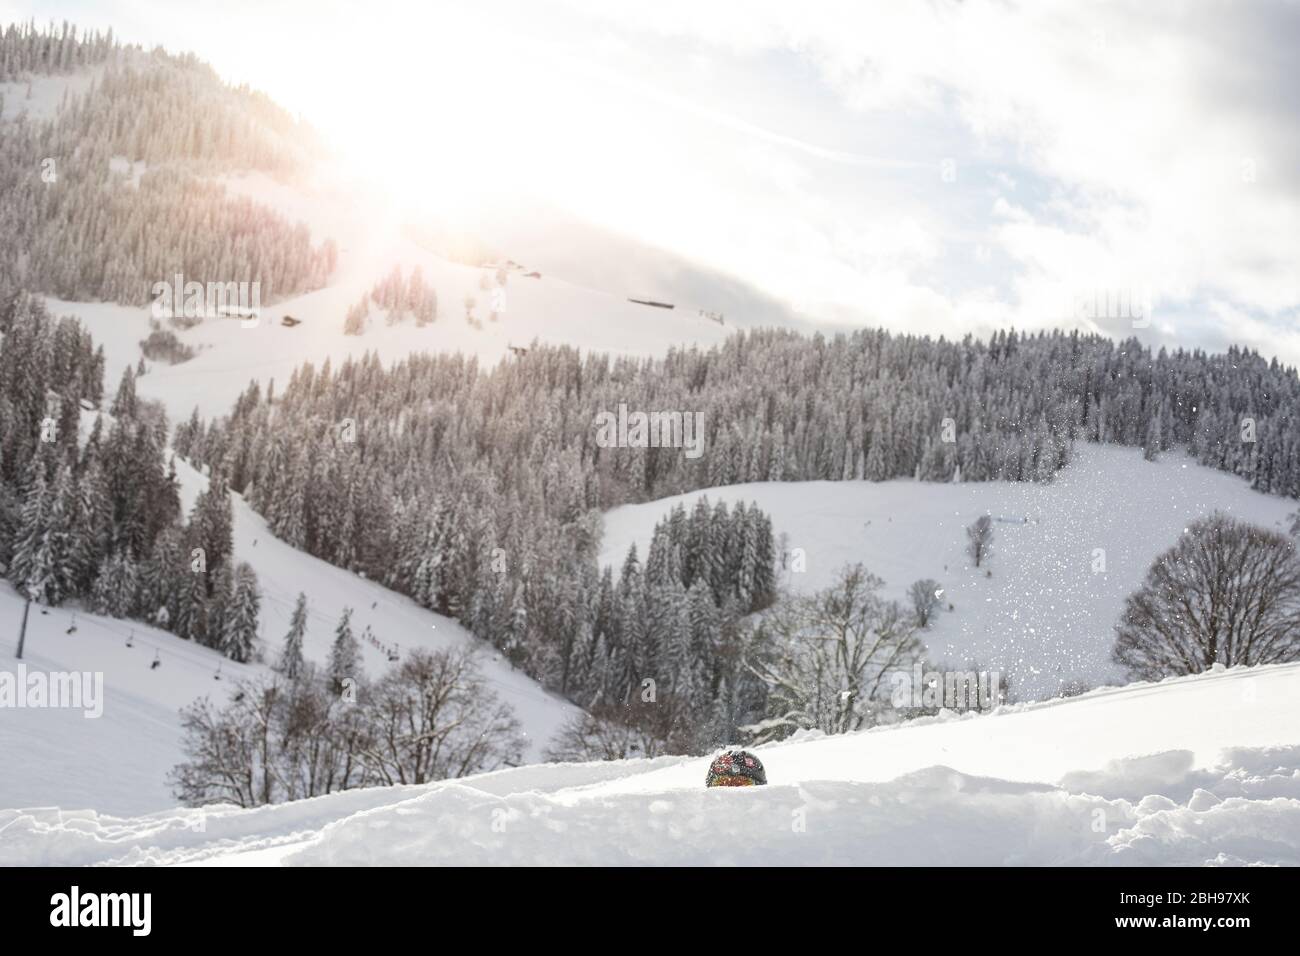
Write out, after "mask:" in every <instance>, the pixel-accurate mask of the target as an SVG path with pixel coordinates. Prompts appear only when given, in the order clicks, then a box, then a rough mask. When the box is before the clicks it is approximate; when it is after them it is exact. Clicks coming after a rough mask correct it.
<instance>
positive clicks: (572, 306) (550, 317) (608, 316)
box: [47, 175, 731, 421]
mask: <svg viewBox="0 0 1300 956" xmlns="http://www.w3.org/2000/svg"><path fill="white" fill-rule="evenodd" d="M225 182H226V186H227V188H228V189H229V190H231V192H232V193H234V194H236V195H245V196H248V197H250V198H252V199H254V200H256V201H258V202H260V203H263V204H265V205H267V206H269V207H271V208H272V209H275V210H276V211H278V212H280V213H281V214H283V215H284V216H286V217H288V219H289V220H290V221H292V222H303V223H305V224H307V226H308V227H309V228H310V229H311V231H312V239H313V241H314V242H321V241H324V240H325V239H328V238H334V239H335V241H336V242H337V243H338V245H339V262H338V268H337V269H336V271H335V273H334V275H333V276H332V278H331V281H330V284H329V286H327V287H326V288H324V289H320V290H318V291H315V292H310V293H307V294H305V295H300V296H295V297H292V298H289V299H286V300H284V301H280V302H276V303H273V304H272V303H266V302H264V303H262V306H263V310H262V311H263V314H262V318H261V321H260V322H259V323H258V324H257V325H256V326H253V327H248V328H245V327H244V326H243V325H242V324H241V322H239V321H238V320H235V319H218V318H208V319H205V320H204V321H203V322H202V323H201V324H200V325H198V326H197V327H195V328H193V329H189V330H186V331H183V332H179V333H178V335H179V337H180V339H181V341H182V342H184V343H185V344H186V345H189V346H191V347H192V348H194V349H196V350H198V354H197V355H196V356H195V357H194V358H193V359H190V360H189V361H187V362H183V363H181V364H179V365H174V366H169V365H167V364H166V363H163V362H151V363H149V364H150V371H149V373H148V374H147V375H145V376H144V377H143V378H142V379H141V380H140V383H139V386H138V390H139V394H140V395H141V397H144V398H151V399H157V400H159V401H161V402H162V403H163V404H164V405H165V406H166V408H167V410H168V413H169V414H170V415H171V417H172V419H173V421H178V420H183V419H184V418H188V417H189V414H190V412H191V411H193V409H195V408H198V409H199V413H200V414H201V415H203V416H204V417H205V418H211V417H215V416H220V415H224V414H226V413H228V412H229V411H230V408H231V405H233V403H234V401H235V399H236V398H237V397H238V395H239V393H240V392H242V391H243V390H244V389H245V388H246V387H247V386H248V383H249V381H251V380H254V379H256V380H257V381H260V382H262V383H263V384H265V383H266V382H267V381H269V380H270V379H275V380H277V381H279V382H280V383H281V384H282V385H283V383H285V382H287V381H288V379H289V376H290V375H291V374H292V372H293V370H294V369H295V368H297V367H298V366H299V365H301V364H303V363H304V362H314V363H316V365H318V366H319V365H320V364H321V363H323V362H324V361H325V360H326V359H327V358H328V359H330V360H331V361H332V362H333V363H334V364H336V365H337V364H338V363H339V362H341V361H342V360H344V359H346V358H347V357H349V356H361V355H364V354H365V353H366V352H376V353H378V355H379V356H380V358H381V359H382V360H383V361H384V362H385V363H389V362H392V361H396V360H398V359H400V358H403V357H405V356H406V355H408V354H410V353H411V352H436V351H443V352H461V353H464V354H466V355H472V356H476V357H477V358H478V359H479V360H480V362H481V363H483V364H485V365H488V366H490V365H495V364H496V363H497V362H499V361H501V360H502V359H504V358H507V357H508V356H509V355H510V354H511V353H510V351H509V346H512V345H513V346H516V347H527V346H528V345H529V344H530V343H531V342H532V341H533V340H535V339H536V340H537V341H540V342H546V343H554V344H563V345H571V346H574V347H576V348H580V349H583V350H584V351H585V350H593V351H601V352H610V353H613V354H630V355H661V354H663V353H664V352H666V351H667V350H668V349H669V348H671V347H673V346H677V345H683V344H686V345H690V344H699V345H701V346H706V347H707V346H709V345H712V344H715V343H717V342H720V341H722V340H723V339H724V338H725V337H726V336H727V335H728V334H729V332H730V331H731V328H730V327H728V326H723V325H719V324H717V323H715V322H712V321H710V320H708V319H706V318H702V317H700V316H699V314H698V309H693V308H690V307H687V305H686V304H684V303H682V304H679V307H678V308H676V309H672V310H666V309H658V308H652V307H648V306H645V305H638V304H636V303H632V302H629V301H627V298H626V297H620V296H617V295H613V294H611V293H609V292H604V291H599V290H596V289H591V288H587V287H584V286H580V285H574V284H572V283H570V282H567V281H565V279H564V278H562V277H558V276H552V275H546V274H544V275H541V276H540V277H538V278H530V277H528V276H527V275H526V274H525V273H523V272H514V273H511V275H510V277H509V281H508V284H507V286H506V288H505V290H504V297H503V300H502V306H503V311H502V315H501V318H500V320H499V321H498V322H495V323H493V322H489V321H487V320H486V318H485V316H486V313H487V304H488V299H489V295H488V293H487V292H485V291H484V290H483V289H482V288H481V286H480V282H481V281H482V280H483V279H484V278H485V277H488V276H491V275H492V274H493V273H492V271H491V270H488V269H482V268H476V267H473V266H467V265H462V264H459V263H456V262H451V261H449V260H447V259H444V258H442V257H440V256H438V255H436V254H435V253H433V252H431V251H429V250H427V249H424V248H422V247H421V246H420V245H419V244H418V243H417V242H415V241H413V239H412V238H410V233H409V230H408V229H407V228H406V227H407V226H408V225H409V223H408V222H406V221H405V220H404V218H403V217H402V216H401V215H400V214H399V213H398V212H396V211H393V212H390V213H388V214H385V212H384V210H383V209H382V208H380V207H379V206H378V205H376V204H374V203H362V202H360V201H359V200H358V199H357V198H356V196H355V194H352V193H350V192H349V191H348V190H347V189H345V188H344V187H343V186H342V185H340V184H339V183H337V182H336V181H333V180H329V179H326V180H323V181H322V182H321V183H320V184H316V185H304V186H293V187H291V186H286V185H282V184H279V183H276V182H274V181H273V180H271V179H269V178H267V177H265V176H261V175H258V176H245V177H238V178H230V179H227V180H225ZM395 266H396V267H400V268H401V269H402V270H403V271H404V273H408V274H409V272H410V271H411V270H412V269H414V268H415V267H417V266H418V267H419V268H420V270H421V272H422V274H423V276H424V278H425V281H426V282H428V283H429V284H430V285H432V286H433V288H434V290H435V291H436V292H437V295H438V319H437V321H436V322H434V323H433V324H432V325H429V326H427V327H425V328H417V327H416V326H415V324H414V323H413V322H412V321H411V320H410V319H408V320H407V321H406V322H404V323H401V324H397V325H392V326H389V325H387V324H386V323H385V321H384V317H383V313H382V311H379V310H372V312H371V317H370V321H369V324H368V326H367V328H366V331H365V333H364V334H362V335H359V336H347V335H344V334H343V320H344V316H345V315H346V313H347V311H348V308H349V307H350V306H352V305H354V304H355V303H357V302H359V301H360V300H361V299H362V297H363V296H364V295H365V294H366V293H368V292H369V291H370V289H371V287H372V286H374V285H375V283H376V282H378V281H379V280H381V279H383V278H384V277H385V276H386V275H388V273H389V272H391V271H392V269H393V268H394V267H395ZM523 266H524V268H525V269H527V270H529V271H533V270H532V267H531V266H529V264H528V263H523ZM633 291H634V290H633ZM629 294H632V292H631V291H629ZM467 297H473V298H475V300H476V302H477V305H476V314H477V316H478V318H479V319H480V320H481V321H482V322H483V327H482V328H481V329H476V328H473V327H471V326H470V325H469V324H467V323H466V321H465V304H464V303H465V300H466V298H467ZM47 301H48V302H49V305H50V309H51V311H52V312H53V313H54V314H56V315H75V316H77V317H78V318H79V319H81V321H82V322H83V323H84V324H85V326H86V327H87V329H89V331H90V333H91V334H92V335H93V336H94V337H95V341H96V342H97V343H101V344H102V345H103V346H104V352H105V358H106V371H105V379H106V381H108V382H110V383H113V382H116V381H117V380H118V378H119V377H120V376H121V373H122V370H123V369H124V368H125V367H126V366H128V365H130V366H135V364H136V363H137V362H138V361H139V359H140V355H141V352H140V346H139V343H140V340H142V339H144V338H145V337H146V336H148V334H149V316H150V310H149V309H148V308H131V307H128V306H120V305H114V304H111V303H84V302H66V301H62V300H58V299H48V300H47ZM286 315H288V316H292V317H294V318H296V319H300V320H301V321H302V324H301V325H298V326H296V327H293V328H287V327H285V326H283V325H281V324H280V320H281V318H282V317H283V316H286Z"/></svg>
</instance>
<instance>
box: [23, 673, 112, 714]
mask: <svg viewBox="0 0 1300 956" xmlns="http://www.w3.org/2000/svg"><path fill="white" fill-rule="evenodd" d="M27 708H32V709H61V710H80V711H82V712H83V713H82V715H81V716H82V717H85V718H86V719H87V720H95V719H98V718H99V717H101V716H103V714H104V674H103V672H102V671H49V672H46V671H36V670H34V671H28V669H27V665H26V664H19V665H18V669H17V670H16V671H0V710H5V709H14V710H20V709H27Z"/></svg>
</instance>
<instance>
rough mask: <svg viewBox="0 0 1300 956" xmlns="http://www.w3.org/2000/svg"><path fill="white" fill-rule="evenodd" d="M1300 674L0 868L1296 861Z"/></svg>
mask: <svg viewBox="0 0 1300 956" xmlns="http://www.w3.org/2000/svg"><path fill="white" fill-rule="evenodd" d="M1298 693H1300V665H1283V666H1274V667H1264V668H1254V669H1249V668H1239V669H1234V670H1227V671H1225V670H1219V671H1217V672H1213V673H1209V674H1205V675H1201V676H1198V677H1193V678H1181V679H1177V680H1169V681H1164V682H1162V683H1160V684H1135V685H1130V686H1128V687H1123V688H1113V689H1103V690H1098V691H1095V692H1092V693H1090V694H1087V695H1085V696H1082V697H1076V698H1071V699H1068V700H1057V701H1051V702H1045V703H1040V704H1031V705H1021V706H1018V707H1009V708H1003V709H1001V710H999V711H996V712H994V713H991V714H984V715H976V714H969V715H965V716H962V717H956V716H951V715H941V716H940V717H939V718H929V719H925V720H920V721H915V722H913V723H911V724H909V725H905V726H901V727H892V728H883V729H878V730H872V731H866V732H862V733H857V734H850V735H844V736H837V737H819V736H817V735H808V736H805V737H804V738H803V739H799V740H794V741H790V742H786V743H782V744H776V745H771V746H767V747H763V748H761V749H759V751H758V753H759V755H760V757H761V758H762V759H763V761H764V763H765V765H766V767H767V771H768V778H769V780H770V784H769V786H767V787H764V788H761V789H759V788H746V789H734V790H730V789H721V790H706V789H704V787H703V780H704V771H705V767H706V766H707V758H703V757H701V758H678V757H668V758H660V759H658V760H650V761H640V760H637V761H623V762H616V763H590V764H552V765H540V766H530V767H522V768H518V769H514V770H507V771H500V772H497V773H493V774H485V775H481V776H477V777H469V778H465V779H462V780H459V781H445V782H442V783H437V784H430V785H426V786H420V787H396V788H388V789H375V790H364V791H353V792H348V793H342V794H336V795H332V796H328V797H322V798H318V799H315V800H306V801H299V802H296V803H291V804H282V805H279V806H274V807H264V808H259V809H255V810H238V809H234V808H208V809H204V810H173V811H168V812H164V813H159V814H154V815H151V816H147V817H139V818H134V819H120V818H114V817H106V816H100V815H96V814H93V813H88V812H81V813H69V812H60V811H55V810H44V811H4V812H0V864H24V863H54V864H90V863H152V864H185V863H206V864H212V865H230V864H238V865H277V864H283V865H321V864H353V865H357V864H361V865H364V864H380V863H383V864H399V865H401V864H410V865H421V864H453V865H454V864H474V865H504V864H561V865H562V864H609V865H627V864H656V865H673V864H683V865H694V864H762V863H777V864H782V865H801V864H882V865H883V864H940V865H963V864H1057V865H1155V864H1180V865H1205V864H1209V865H1240V864H1280V865H1297V864H1300V721H1297V720H1296V719H1295V699H1296V695H1297V694H1298Z"/></svg>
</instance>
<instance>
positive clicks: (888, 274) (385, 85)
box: [0, 0, 1300, 364]
mask: <svg viewBox="0 0 1300 956" xmlns="http://www.w3.org/2000/svg"><path fill="white" fill-rule="evenodd" d="M30 16H36V17H38V18H39V19H41V20H45V19H49V18H51V17H64V16H66V17H68V18H70V19H72V20H74V21H75V22H78V23H81V24H87V25H93V26H100V27H102V26H107V25H112V26H113V27H114V28H115V32H116V33H117V34H118V36H119V37H121V38H122V39H125V40H128V41H137V42H141V43H144V44H145V45H153V44H162V45H164V46H166V47H167V48H168V49H170V50H193V51H194V52H196V53H197V54H198V55H199V56H201V57H202V58H203V59H205V60H207V61H209V62H210V63H212V64H213V65H214V66H215V67H216V68H217V69H218V71H219V72H221V73H222V75H223V76H225V77H227V78H228V79H231V80H234V81H237V82H248V83H250V84H252V85H254V86H257V87H259V88H262V89H265V90H266V91H267V92H269V93H270V94H271V95H272V96H273V97H275V98H276V99H277V100H279V101H280V102H281V103H282V104H284V105H285V106H287V107H289V108H290V109H292V110H295V111H298V112H301V113H302V114H303V115H304V116H305V117H306V118H308V119H309V120H310V121H312V122H313V123H314V124H315V125H317V126H318V127H320V128H321V129H322V130H323V131H324V132H325V133H326V134H327V135H328V136H329V137H330V139H331V140H333V141H334V142H335V143H336V144H337V145H338V146H339V148H340V149H341V150H342V151H343V152H344V154H345V155H346V156H348V158H349V160H350V161H351V162H352V163H353V164H355V166H356V167H357V168H358V169H361V170H364V171H366V173H367V175H368V176H369V177H370V178H371V179H372V180H373V181H374V182H375V183H376V184H377V185H379V186H381V187H383V188H386V189H389V190H391V191H392V192H393V193H394V194H396V195H400V196H403V197H405V198H408V199H410V200H411V201H412V202H413V203H414V202H416V201H418V202H420V203H423V204H426V205H427V206H428V207H429V208H432V209H462V210H464V209H471V210H473V209H487V208H495V209H496V210H497V212H498V214H504V215H509V214H510V212H511V210H512V209H519V210H524V209H533V208H536V205H535V204H540V205H544V206H546V207H550V208H554V209H557V210H562V211H563V212H564V213H565V214H567V215H572V216H574V217H576V218H579V219H582V220H586V221H589V222H591V223H593V224H595V225H598V226H600V227H602V228H606V229H610V230H613V231H615V232H618V233H620V234H622V235H624V236H627V237H631V238H633V239H636V240H639V241H642V242H645V243H647V244H650V245H653V246H656V247H659V248H662V249H665V250H670V251H671V252H673V253H675V254H678V255H681V256H684V257H686V258H689V259H691V260H693V261H695V262H698V263H700V264H701V265H703V266H705V267H708V268H710V269H716V270H718V271H720V272H723V273H726V274H729V275H732V276H735V277H736V278H738V279H741V280H743V281H745V282H748V283H750V284H752V285H753V286H755V287H757V288H758V289H761V290H762V291H763V292H765V293H767V294H770V295H772V296H775V297H777V298H779V299H781V300H784V301H787V302H789V303H790V304H791V305H792V306H793V307H795V308H796V309H798V310H799V311H800V312H803V313H805V314H807V315H809V316H811V317H814V318H816V319H819V320H822V321H828V322H839V323H847V324H855V325H885V326H888V327H890V328H894V329H901V330H907V331H912V332H919V333H931V334H937V333H943V334H946V335H950V336H951V335H961V334H964V333H966V332H976V333H984V332H987V331H988V330H989V329H992V328H996V327H1003V326H1006V325H1009V324H1014V325H1016V326H1017V327H1019V328H1026V329H1037V328H1044V327H1059V326H1066V327H1075V326H1078V327H1082V328H1089V329H1096V330H1100V331H1103V332H1105V333H1107V334H1110V335H1115V336H1127V335H1130V334H1136V335H1138V336H1139V337H1141V338H1143V339H1144V340H1146V341H1149V342H1158V343H1164V344H1170V345H1174V346H1179V345H1181V346H1186V347H1204V348H1211V349H1218V348H1222V347H1223V346H1224V345H1226V344H1228V343H1230V342H1237V343H1241V344H1245V345H1249V346H1251V347H1254V348H1257V349H1259V350H1260V351H1261V352H1264V353H1265V354H1268V355H1278V356H1279V357H1281V358H1282V359H1283V360H1285V361H1288V362H1291V363H1296V364H1300V265H1298V263H1300V122H1298V121H1297V116H1298V109H1297V108H1298V107H1300V83H1297V82H1295V77H1296V73H1295V68H1294V64H1293V58H1294V55H1295V51H1296V50H1297V49H1300V5H1297V4H1295V3H1281V2H1268V0H1260V2H1252V3H1229V2H1201V3H1190V2H1182V3H1176V2H1167V3H1166V2H1161V0H1141V2H1133V3H1111V2H1089V3H1083V2H1078V3H1056V2H1050V0H1048V2H1043V0H1036V2H1033V3H1025V4H1017V3H1009V2H1004V3H994V2H984V0H965V2H960V3H958V2H950V0H944V2H935V3H922V2H914V3H907V4H902V3H899V4H883V3H872V4H864V3H860V2H845V3H832V2H821V3H795V2H790V0H783V2H767V0H744V2H736V3H732V2H726V0H710V2H708V3H700V2H699V0H692V2H684V0H682V2H678V0H657V2H655V3H651V4H647V3H625V2H610V0H603V2H602V0H548V2H530V3H522V2H505V0H475V2H472V3H470V2H465V3H458V2H457V3H447V2H431V3H426V2H420V3H409V4H405V3H385V2H383V0H368V2H364V3H359V2H353V0H335V2H330V0H316V2H305V3H298V2H285V3H274V2H269V0H258V2H250V0H228V2H222V3H220V4H212V3H208V2H204V3H192V2H190V0H165V2H164V0H134V2H110V0H104V2H95V3H87V2H84V0H74V2H61V0H40V2H39V4H37V3H29V2H25V0H24V2H13V0H0V19H14V18H27V17H30ZM503 211H504V212H503ZM521 215H522V213H521Z"/></svg>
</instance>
